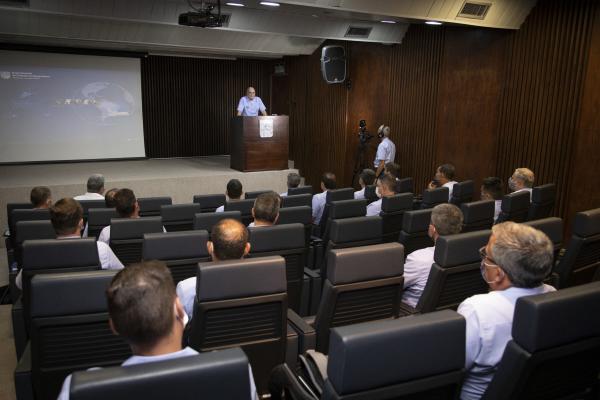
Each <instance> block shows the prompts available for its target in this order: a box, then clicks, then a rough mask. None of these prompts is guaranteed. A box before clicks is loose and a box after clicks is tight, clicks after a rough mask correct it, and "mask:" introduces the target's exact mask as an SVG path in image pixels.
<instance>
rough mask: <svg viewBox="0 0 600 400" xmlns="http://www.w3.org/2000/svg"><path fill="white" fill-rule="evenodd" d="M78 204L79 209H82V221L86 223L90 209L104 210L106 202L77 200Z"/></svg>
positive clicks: (100, 200) (101, 200)
mask: <svg viewBox="0 0 600 400" xmlns="http://www.w3.org/2000/svg"><path fill="white" fill-rule="evenodd" d="M77 201H78V202H79V204H81V208H82V209H83V220H84V222H87V219H88V215H89V212H90V210H91V209H93V208H106V201H104V200H103V199H98V200H77Z"/></svg>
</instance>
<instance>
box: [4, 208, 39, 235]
mask: <svg viewBox="0 0 600 400" xmlns="http://www.w3.org/2000/svg"><path fill="white" fill-rule="evenodd" d="M31 209H33V204H31V203H30V202H27V203H6V219H7V222H8V224H7V225H8V228H9V229H10V228H11V227H12V226H14V225H13V223H12V212H13V210H31Z"/></svg>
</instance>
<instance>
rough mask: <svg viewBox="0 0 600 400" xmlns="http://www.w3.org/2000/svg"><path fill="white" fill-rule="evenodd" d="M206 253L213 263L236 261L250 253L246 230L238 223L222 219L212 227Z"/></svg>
mask: <svg viewBox="0 0 600 400" xmlns="http://www.w3.org/2000/svg"><path fill="white" fill-rule="evenodd" d="M210 236H211V241H210V242H208V251H209V253H210V254H211V255H212V257H213V260H214V261H223V260H238V259H240V258H242V257H244V256H245V255H246V254H248V252H249V251H250V244H249V243H248V230H247V229H246V227H245V226H244V225H243V224H242V223H241V222H239V221H236V220H234V219H223V220H221V221H219V222H218V223H217V224H216V225H214V226H213V228H212V231H211V235H210Z"/></svg>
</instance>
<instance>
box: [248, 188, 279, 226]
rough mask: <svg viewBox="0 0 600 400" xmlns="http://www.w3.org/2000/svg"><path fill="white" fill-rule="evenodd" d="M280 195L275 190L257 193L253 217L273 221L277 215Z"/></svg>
mask: <svg viewBox="0 0 600 400" xmlns="http://www.w3.org/2000/svg"><path fill="white" fill-rule="evenodd" d="M280 205H281V197H279V195H278V194H277V193H275V192H267V193H262V194H259V195H258V197H256V200H254V218H255V219H258V220H261V221H268V222H270V223H275V220H276V219H277V216H278V215H279V207H280Z"/></svg>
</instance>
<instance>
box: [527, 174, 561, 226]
mask: <svg viewBox="0 0 600 400" xmlns="http://www.w3.org/2000/svg"><path fill="white" fill-rule="evenodd" d="M555 201H556V185H555V184H554V183H547V184H545V185H540V186H536V187H534V188H533V190H532V192H531V205H530V206H529V214H528V215H527V220H528V221H533V220H536V219H542V218H548V217H550V216H551V215H552V210H553V209H554V202H555Z"/></svg>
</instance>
